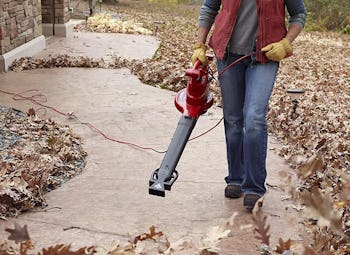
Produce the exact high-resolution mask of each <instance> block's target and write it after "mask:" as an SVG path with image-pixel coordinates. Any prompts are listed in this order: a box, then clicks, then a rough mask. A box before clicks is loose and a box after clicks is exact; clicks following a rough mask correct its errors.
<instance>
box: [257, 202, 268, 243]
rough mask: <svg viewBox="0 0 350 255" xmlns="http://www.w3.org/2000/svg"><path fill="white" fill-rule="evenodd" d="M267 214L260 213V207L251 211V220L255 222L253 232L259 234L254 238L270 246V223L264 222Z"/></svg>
mask: <svg viewBox="0 0 350 255" xmlns="http://www.w3.org/2000/svg"><path fill="white" fill-rule="evenodd" d="M266 219H267V216H266V215H264V214H263V213H262V210H261V209H260V207H259V208H258V209H257V210H255V211H254V213H253V221H254V224H255V232H256V233H258V234H259V235H258V236H256V239H258V240H260V241H261V242H262V243H263V244H266V245H267V246H270V234H269V230H270V225H267V223H266Z"/></svg>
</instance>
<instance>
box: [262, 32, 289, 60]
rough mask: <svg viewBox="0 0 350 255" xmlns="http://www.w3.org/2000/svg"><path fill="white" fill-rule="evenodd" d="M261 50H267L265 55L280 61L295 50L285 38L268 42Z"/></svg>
mask: <svg viewBox="0 0 350 255" xmlns="http://www.w3.org/2000/svg"><path fill="white" fill-rule="evenodd" d="M261 51H262V52H265V56H266V57H267V58H268V59H270V60H272V61H276V62H280V61H281V60H282V59H284V58H285V56H286V55H287V54H288V53H291V52H292V51H293V48H292V45H291V43H290V42H289V40H288V39H287V38H284V39H282V40H281V41H279V42H275V43H271V44H268V45H267V46H265V47H264V48H262V49H261Z"/></svg>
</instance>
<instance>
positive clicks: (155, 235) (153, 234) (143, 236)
mask: <svg viewBox="0 0 350 255" xmlns="http://www.w3.org/2000/svg"><path fill="white" fill-rule="evenodd" d="M161 236H163V232H162V231H159V232H156V228H155V226H153V225H152V226H151V227H150V228H149V233H143V234H141V235H137V236H136V237H135V238H134V240H133V241H132V243H133V244H136V243H137V242H138V241H144V240H147V239H155V238H158V237H161Z"/></svg>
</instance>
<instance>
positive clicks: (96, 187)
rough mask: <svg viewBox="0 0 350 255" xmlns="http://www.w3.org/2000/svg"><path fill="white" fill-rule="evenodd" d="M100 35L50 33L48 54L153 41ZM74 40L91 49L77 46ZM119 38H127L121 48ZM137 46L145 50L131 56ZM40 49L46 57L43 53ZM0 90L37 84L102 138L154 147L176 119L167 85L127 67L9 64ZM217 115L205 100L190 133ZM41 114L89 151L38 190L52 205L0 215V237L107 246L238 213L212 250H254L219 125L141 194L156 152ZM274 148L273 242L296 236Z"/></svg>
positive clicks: (177, 234) (162, 146)
mask: <svg viewBox="0 0 350 255" xmlns="http://www.w3.org/2000/svg"><path fill="white" fill-rule="evenodd" d="M103 36H104V35H102V34H93V33H89V34H84V36H82V35H80V36H78V38H74V39H72V38H70V39H69V38H67V39H63V38H51V39H50V40H52V41H51V42H52V43H50V41H48V48H47V50H46V52H47V54H52V53H54V52H56V50H57V51H59V50H61V49H62V48H64V47H67V48H70V49H71V52H76V53H79V55H86V56H89V54H94V55H95V56H101V57H105V55H106V54H107V53H108V51H113V50H115V52H119V53H121V54H124V55H123V57H124V56H127V55H128V54H130V55H129V56H131V57H136V56H142V57H151V56H152V55H153V53H154V51H155V50H156V48H157V47H158V43H159V42H157V40H156V39H155V38H152V37H144V36H133V35H128V36H127V35H118V34H115V35H108V36H110V37H109V39H108V40H106V41H105V40H104V39H103ZM79 38H80V39H79ZM82 38H84V41H85V42H87V41H88V45H89V47H85V48H84V47H81V45H82V44H83V43H84V41H82V40H81V39H82ZM86 38H88V39H86ZM128 40H129V42H130V43H128ZM111 42H113V44H111ZM105 43H106V44H105ZM104 44H105V46H104ZM126 44H128V45H130V44H132V45H135V46H128V47H124V46H125V45H126ZM58 45H59V46H60V47H59V48H57V47H58ZM121 45H123V50H120V47H121ZM136 46H137V47H136ZM103 47H105V50H102V49H103ZM113 47H114V48H113ZM92 49H98V50H92ZM137 50H138V51H139V52H143V53H142V54H143V55H141V54H137V55H134V53H135V51H137ZM40 56H41V57H42V56H45V52H43V53H42V54H41V55H40ZM0 89H2V90H6V91H11V92H22V91H25V90H28V89H38V90H40V92H41V93H43V94H44V95H46V97H47V99H48V102H47V104H48V105H50V106H53V107H56V108H57V109H60V110H61V111H63V112H74V114H75V115H76V116H77V117H79V118H80V119H81V120H82V121H84V122H90V123H91V124H93V125H95V126H96V127H98V128H100V129H101V130H103V132H104V133H106V134H107V135H108V136H110V137H113V138H115V139H118V140H122V141H127V142H132V143H136V144H138V145H142V146H145V147H152V148H156V149H158V150H161V151H164V150H166V149H167V146H168V144H169V142H170V140H171V138H172V135H173V132H174V130H175V128H176V125H177V122H178V120H179V118H180V113H179V112H178V111H177V110H176V109H175V107H174V104H173V100H174V95H175V93H174V92H171V91H166V90H161V89H157V88H155V87H151V86H147V85H144V84H142V83H141V82H140V81H139V80H138V79H137V77H136V76H134V75H131V74H130V72H129V70H127V69H116V70H110V69H81V68H76V69H74V68H65V69H59V68H57V69H42V70H39V69H37V70H31V71H23V72H19V73H14V72H8V73H5V74H0ZM0 98H1V99H0V104H3V105H6V106H11V107H15V108H17V109H20V110H23V111H27V110H28V108H31V107H34V108H35V107H36V106H35V105H32V104H31V103H29V102H23V101H17V102H15V101H13V100H12V99H11V97H10V96H7V95H1V97H0ZM221 116H222V112H221V109H220V108H217V107H215V106H213V107H212V108H211V109H209V111H208V112H207V113H206V114H205V115H203V116H201V117H200V118H199V120H198V122H197V125H196V127H195V129H194V131H193V136H195V135H198V134H201V133H202V132H203V131H205V130H207V129H208V128H210V127H212V126H214V125H215V124H216V123H217V122H218V120H219V119H220V118H221ZM45 117H46V118H48V117H51V118H53V119H54V120H56V121H58V122H61V123H65V124H68V125H70V126H71V127H72V128H73V130H74V132H76V133H77V134H79V135H80V136H81V137H82V138H83V141H84V149H85V150H86V151H87V152H88V157H87V166H86V169H85V170H84V171H83V173H82V174H80V175H79V176H77V177H75V178H74V179H72V180H70V181H68V182H67V183H65V184H64V185H62V187H60V188H58V189H56V190H54V191H52V192H50V193H48V194H46V195H45V198H46V200H47V203H48V208H47V209H50V208H52V209H51V210H47V211H45V212H27V213H23V214H21V215H20V216H19V217H18V218H16V219H14V218H11V219H9V220H8V221H0V239H6V238H7V236H8V233H7V232H5V231H4V229H5V228H7V227H11V228H12V227H13V222H14V221H16V222H18V223H19V224H20V225H24V224H26V225H27V226H28V229H29V233H30V236H31V238H32V240H33V241H34V242H35V244H36V247H37V248H42V247H48V246H51V245H54V244H57V243H66V244H69V243H72V245H73V247H76V248H79V247H83V246H87V245H99V246H103V247H110V244H111V243H112V242H113V241H115V240H120V241H122V242H126V241H127V240H128V238H129V235H137V234H141V233H144V232H148V230H149V227H150V226H151V225H154V226H155V227H156V230H159V231H163V232H164V233H165V234H166V235H167V237H168V239H169V241H170V242H175V241H177V240H178V239H180V238H183V237H187V238H190V239H192V240H194V241H196V240H199V239H201V238H202V237H204V236H205V233H206V232H207V230H208V228H210V227H213V226H217V225H221V224H224V223H225V222H226V221H227V220H228V219H229V218H230V217H231V215H232V214H233V213H234V212H237V213H238V216H237V217H236V219H235V226H234V227H233V228H232V237H229V238H227V239H225V240H223V242H222V244H221V248H222V252H221V253H220V254H231V255H234V254H239V255H248V254H249V255H252V254H258V252H257V251H256V247H257V245H259V241H258V240H256V239H255V238H254V234H253V226H252V224H253V222H252V215H251V214H249V213H247V212H246V211H245V209H244V208H243V206H242V199H238V200H230V199H227V198H225V197H224V187H225V183H224V177H225V176H226V167H227V166H226V156H225V141H224V131H223V124H222V123H221V124H220V125H219V126H218V127H217V128H215V129H214V130H213V131H212V132H210V133H208V134H206V135H205V136H202V137H201V138H199V139H196V140H194V141H192V142H189V143H188V144H187V146H186V148H185V151H184V154H183V156H182V157H181V159H180V162H179V165H178V167H177V170H178V171H179V173H180V176H179V179H178V180H177V181H176V182H175V184H174V185H173V188H172V191H170V192H167V193H166V197H165V198H162V197H155V196H151V195H148V180H149V178H150V176H151V173H152V171H153V170H155V169H156V168H158V167H159V166H160V163H161V161H162V158H163V154H157V153H155V152H152V151H146V150H141V149H137V148H135V147H132V146H128V145H124V144H120V143H116V142H112V141H109V140H106V139H104V138H103V137H102V136H101V135H99V134H98V133H96V132H93V131H92V130H90V129H89V128H88V127H86V126H83V125H80V124H79V123H77V121H75V120H68V119H66V118H65V117H63V116H59V115H58V114H56V113H54V112H51V111H48V112H47V114H46V116H45ZM278 146H279V144H278V143H277V142H276V141H274V140H273V139H272V138H270V142H269V153H268V162H267V164H268V171H269V173H268V180H267V183H268V193H267V194H266V198H265V200H264V207H263V212H264V214H266V215H267V216H268V221H269V222H270V223H271V230H270V233H271V242H272V245H273V246H274V245H275V244H276V243H277V242H278V238H280V237H281V238H283V239H284V240H287V239H288V238H291V239H293V240H300V239H301V233H302V231H300V230H301V225H300V224H298V216H297V214H296V212H295V210H294V209H292V207H291V201H289V200H286V199H284V198H285V197H287V196H288V194H286V193H284V192H283V191H282V189H281V188H282V187H283V185H284V183H283V180H281V178H280V177H279V176H280V172H281V171H283V172H284V173H286V174H290V173H291V172H292V170H291V169H290V168H289V167H288V166H287V165H286V164H285V163H284V161H283V160H282V159H281V158H279V157H278V156H277V155H276V154H275V152H274V150H273V149H274V148H277V147H278ZM39 209H40V208H39Z"/></svg>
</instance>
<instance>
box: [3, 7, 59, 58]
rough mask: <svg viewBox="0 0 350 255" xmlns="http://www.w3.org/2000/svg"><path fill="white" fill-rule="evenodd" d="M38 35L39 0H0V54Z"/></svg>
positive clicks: (40, 33) (40, 24)
mask: <svg viewBox="0 0 350 255" xmlns="http://www.w3.org/2000/svg"><path fill="white" fill-rule="evenodd" d="M61 1H63V0H61ZM40 35H42V20H41V0H0V55H2V54H5V53H6V52H9V51H11V50H13V49H15V48H17V47H19V46H21V45H23V44H25V43H27V42H29V41H31V40H32V39H34V38H36V37H38V36H40Z"/></svg>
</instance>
